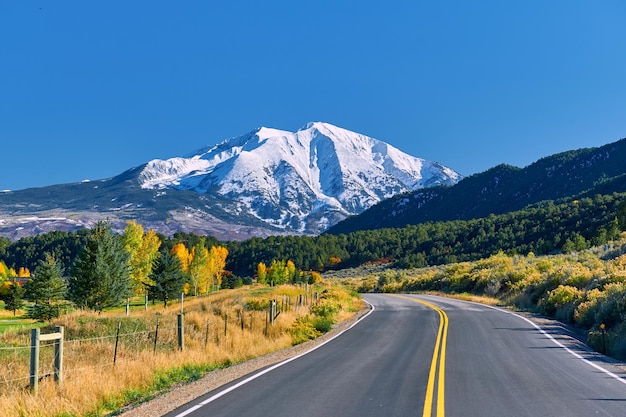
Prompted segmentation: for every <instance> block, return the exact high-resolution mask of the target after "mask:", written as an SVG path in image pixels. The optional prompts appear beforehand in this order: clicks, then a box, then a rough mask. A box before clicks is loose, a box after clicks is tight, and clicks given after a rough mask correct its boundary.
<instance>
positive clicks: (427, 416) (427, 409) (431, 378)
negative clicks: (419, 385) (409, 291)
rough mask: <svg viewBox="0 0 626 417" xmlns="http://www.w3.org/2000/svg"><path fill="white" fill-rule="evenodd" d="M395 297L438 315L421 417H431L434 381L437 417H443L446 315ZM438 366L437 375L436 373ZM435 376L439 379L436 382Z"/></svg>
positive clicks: (427, 305)
mask: <svg viewBox="0 0 626 417" xmlns="http://www.w3.org/2000/svg"><path fill="white" fill-rule="evenodd" d="M395 297H398V298H404V299H406V300H410V301H413V302H415V303H420V304H423V305H425V306H426V307H428V308H431V309H433V310H435V311H436V312H437V313H439V330H438V331H437V340H436V342H435V349H434V352H433V358H432V361H431V362H430V372H429V373H428V385H427V386H426V398H425V399H424V412H423V413H422V417H432V412H433V411H432V410H433V403H434V401H435V381H436V383H437V414H436V416H437V417H444V416H445V377H446V345H447V340H448V315H447V314H446V312H445V311H443V310H442V309H440V308H439V307H437V306H436V305H434V304H432V303H429V302H428V301H424V300H418V299H416V298H411V297H403V296H400V295H396V296H395ZM437 364H439V373H437ZM437 376H439V379H438V380H437Z"/></svg>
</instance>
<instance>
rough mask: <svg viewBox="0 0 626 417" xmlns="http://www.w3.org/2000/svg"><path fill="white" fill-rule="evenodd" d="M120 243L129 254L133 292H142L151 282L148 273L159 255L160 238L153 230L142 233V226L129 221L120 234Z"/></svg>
mask: <svg viewBox="0 0 626 417" xmlns="http://www.w3.org/2000/svg"><path fill="white" fill-rule="evenodd" d="M122 243H123V245H124V248H125V249H126V251H127V252H128V254H129V258H128V267H129V269H130V278H131V280H132V285H133V291H134V292H135V294H143V293H145V291H146V289H147V287H148V286H150V285H152V284H153V282H152V279H151V278H150V273H151V272H152V267H153V265H154V261H155V260H156V259H157V257H158V256H159V247H160V246H161V240H160V239H159V237H158V236H157V234H156V232H155V231H154V230H149V231H148V232H147V233H145V234H144V229H143V226H141V225H140V224H138V223H136V222H134V221H129V222H128V224H127V225H126V228H125V229H124V234H123V235H122Z"/></svg>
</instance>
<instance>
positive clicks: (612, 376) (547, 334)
mask: <svg viewBox="0 0 626 417" xmlns="http://www.w3.org/2000/svg"><path fill="white" fill-rule="evenodd" d="M477 304H480V303H477ZM480 305H482V306H485V307H488V308H491V309H494V310H497V311H500V312H503V313H506V314H511V315H513V316H516V317H519V318H520V319H522V320H524V321H526V322H527V323H530V325H531V326H533V327H534V328H536V329H537V330H539V332H540V333H541V334H543V335H544V336H545V337H547V338H548V339H550V340H551V341H552V342H553V343H554V344H556V345H557V346H559V347H561V348H563V349H565V350H566V351H567V352H568V353H569V354H571V355H572V356H574V357H575V358H577V359H580V360H581V361H583V362H585V363H586V364H587V365H590V366H592V367H594V368H595V369H597V370H598V371H601V372H604V373H605V374H607V375H608V376H610V377H611V378H614V379H616V380H618V381H619V382H621V383H622V384H625V385H626V379H624V378H622V377H621V376H619V375H617V374H615V373H613V372H611V371H609V370H608V369H604V368H603V367H601V366H600V365H596V364H595V363H593V362H591V361H590V360H589V359H585V358H583V357H582V356H581V355H580V354H579V353H577V352H574V351H573V350H572V349H570V348H568V347H567V346H565V345H564V344H563V343H561V342H559V341H558V340H556V339H555V338H554V337H552V335H550V334H549V333H548V332H546V331H545V330H543V329H542V328H541V327H539V325H537V324H536V323H534V322H533V321H532V320H530V319H528V318H526V317H524V316H522V315H519V314H517V313H513V312H512V311H508V310H504V309H502V308H498V307H494V306H490V305H486V304H480Z"/></svg>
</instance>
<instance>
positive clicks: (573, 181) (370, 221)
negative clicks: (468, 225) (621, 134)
mask: <svg viewBox="0 0 626 417" xmlns="http://www.w3.org/2000/svg"><path fill="white" fill-rule="evenodd" d="M623 161H626V139H621V140H618V141H616V142H613V143H609V144H607V145H604V146H600V147H595V148H582V149H577V150H571V151H566V152H561V153H557V154H554V155H550V156H546V157H543V158H541V159H539V160H537V161H536V162H534V163H533V164H530V165H528V166H526V167H524V168H519V167H514V166H511V165H506V164H500V165H496V166H495V167H492V168H490V169H488V170H486V171H484V172H481V173H477V174H474V175H471V176H468V177H466V178H464V179H463V180H461V181H459V182H458V183H457V184H455V185H453V186H450V187H436V188H425V189H421V190H418V191H415V192H411V193H405V194H402V195H397V196H394V197H392V198H391V199H388V200H386V201H383V202H381V203H379V204H377V205H375V206H373V207H371V208H370V209H368V210H366V211H364V212H363V213H361V214H360V215H359V216H354V217H350V218H347V219H346V220H344V221H342V222H340V223H338V224H337V225H335V226H333V227H331V228H329V230H328V231H327V233H332V234H337V233H350V232H352V231H356V230H371V229H379V228H387V227H404V226H406V225H414V224H420V223H425V222H435V221H450V220H469V219H473V218H481V217H486V216H488V215H490V214H496V215H497V214H503V213H507V212H511V211H515V210H519V209H522V208H524V207H525V206H528V205H530V204H533V203H537V202H539V201H544V200H558V199H562V198H568V197H575V196H577V195H587V194H589V193H594V192H598V193H613V192H623V191H626V165H624V162H623Z"/></svg>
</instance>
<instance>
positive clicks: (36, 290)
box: [24, 253, 67, 321]
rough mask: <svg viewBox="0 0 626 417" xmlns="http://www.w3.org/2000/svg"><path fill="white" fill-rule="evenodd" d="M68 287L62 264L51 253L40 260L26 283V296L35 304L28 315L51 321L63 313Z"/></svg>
mask: <svg viewBox="0 0 626 417" xmlns="http://www.w3.org/2000/svg"><path fill="white" fill-rule="evenodd" d="M66 289H67V286H66V283H65V280H64V279H63V270H62V269H61V266H60V265H59V263H58V262H57V260H56V259H55V258H54V256H52V255H50V254H49V253H46V254H45V259H43V260H41V261H39V264H38V265H37V267H36V268H35V271H34V273H33V278H32V279H31V280H30V281H28V282H26V284H24V291H25V297H26V299H27V300H29V301H32V302H33V303H34V304H33V305H31V306H29V307H28V310H27V315H28V317H30V318H32V319H35V320H39V321H49V320H51V319H54V318H57V317H59V316H60V315H61V310H62V307H63V306H64V303H63V298H64V296H65V291H66Z"/></svg>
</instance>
